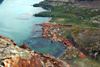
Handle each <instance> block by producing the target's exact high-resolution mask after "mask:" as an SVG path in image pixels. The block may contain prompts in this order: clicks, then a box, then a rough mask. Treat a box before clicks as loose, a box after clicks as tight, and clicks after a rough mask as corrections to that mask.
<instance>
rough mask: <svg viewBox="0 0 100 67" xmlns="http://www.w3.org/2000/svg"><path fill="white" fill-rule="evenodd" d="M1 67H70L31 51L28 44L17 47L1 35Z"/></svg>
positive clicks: (45, 55) (60, 61) (62, 62)
mask: <svg viewBox="0 0 100 67" xmlns="http://www.w3.org/2000/svg"><path fill="white" fill-rule="evenodd" d="M0 67H70V66H69V65H68V64H67V63H66V62H64V61H62V60H60V59H59V58H55V57H53V56H50V55H49V54H41V53H38V52H36V51H34V50H31V49H30V48H29V46H28V44H23V45H22V46H16V43H15V42H14V41H13V40H10V39H8V38H5V37H3V36H1V35H0Z"/></svg>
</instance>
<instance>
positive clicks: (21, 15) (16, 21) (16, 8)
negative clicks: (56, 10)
mask: <svg viewBox="0 0 100 67" xmlns="http://www.w3.org/2000/svg"><path fill="white" fill-rule="evenodd" d="M41 1H43V0H4V1H0V35H3V36H5V37H8V38H10V39H13V40H14V41H15V42H16V43H17V45H18V46H19V45H22V44H23V43H27V44H29V46H30V47H31V49H33V50H35V51H37V52H39V53H44V54H46V53H49V54H50V55H53V56H55V57H58V56H59V55H61V54H62V53H63V52H64V50H65V49H64V46H62V45H60V43H51V41H50V40H48V39H44V38H33V36H40V35H41V34H42V29H41V26H39V25H36V24H41V23H43V22H45V21H47V20H48V19H49V18H48V17H45V18H44V17H35V16H33V15H34V14H36V13H39V12H43V11H46V10H44V9H42V8H41V7H33V6H32V5H33V4H35V3H39V2H41ZM36 31H41V32H36Z"/></svg>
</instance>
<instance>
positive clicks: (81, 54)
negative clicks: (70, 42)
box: [78, 52, 86, 58]
mask: <svg viewBox="0 0 100 67" xmlns="http://www.w3.org/2000/svg"><path fill="white" fill-rule="evenodd" d="M78 56H79V57H83V58H86V56H85V55H84V54H83V53H81V52H80V53H79V54H78Z"/></svg>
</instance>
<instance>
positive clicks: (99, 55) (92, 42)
mask: <svg viewBox="0 0 100 67" xmlns="http://www.w3.org/2000/svg"><path fill="white" fill-rule="evenodd" d="M73 31H74V32H73V34H72V37H73V39H71V41H72V40H73V41H72V43H73V44H74V46H75V47H77V48H79V49H80V50H81V51H82V52H83V53H85V54H87V55H88V56H90V57H92V58H93V59H96V60H98V61H100V29H99V28H76V29H73Z"/></svg>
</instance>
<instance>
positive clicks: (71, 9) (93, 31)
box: [34, 0, 100, 67]
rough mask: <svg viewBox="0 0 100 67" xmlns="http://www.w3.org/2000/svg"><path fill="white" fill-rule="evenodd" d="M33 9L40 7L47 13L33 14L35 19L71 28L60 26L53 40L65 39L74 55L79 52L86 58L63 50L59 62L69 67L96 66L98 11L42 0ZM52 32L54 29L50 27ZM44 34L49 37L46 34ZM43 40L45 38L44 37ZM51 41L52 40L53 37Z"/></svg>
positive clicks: (99, 45)
mask: <svg viewBox="0 0 100 67" xmlns="http://www.w3.org/2000/svg"><path fill="white" fill-rule="evenodd" d="M34 6H41V7H43V8H45V9H47V10H48V9H49V10H50V11H48V12H42V13H38V14H35V16H39V17H52V19H51V20H50V23H49V24H55V23H56V25H59V24H61V25H62V24H64V25H66V24H67V25H72V27H65V26H62V27H61V28H60V29H59V31H58V32H57V35H56V36H57V38H59V37H66V38H67V39H68V41H69V42H70V43H71V44H72V45H73V46H74V47H75V48H76V49H75V50H76V51H81V52H83V53H84V54H85V55H86V56H87V58H82V57H79V54H80V53H77V52H75V53H73V49H72V50H71V51H70V50H69V49H68V47H67V48H66V50H67V51H66V52H65V53H64V54H63V55H62V56H61V57H60V59H63V60H64V61H66V62H67V63H69V64H70V65H71V67H75V66H76V67H99V66H100V64H99V63H98V62H100V34H99V33H100V29H99V28H100V11H99V10H98V9H93V8H89V7H86V6H81V5H79V6H76V5H74V3H71V2H59V1H57V2H55V1H52V0H51V1H48V0H45V1H43V2H41V3H39V4H35V5H34ZM56 25H55V26H56ZM54 29H57V28H56V27H54ZM44 30H45V29H44ZM52 32H54V31H52ZM48 34H49V35H50V32H48ZM58 34H61V36H58ZM46 36H47V35H46ZM45 38H48V36H47V37H45ZM50 38H52V37H50ZM50 38H49V39H50ZM54 38H56V37H55V35H54ZM53 41H54V40H53ZM55 42H56V41H55ZM63 45H65V44H63ZM72 56H75V57H72ZM94 63H95V64H94Z"/></svg>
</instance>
